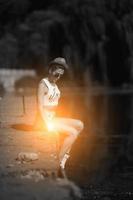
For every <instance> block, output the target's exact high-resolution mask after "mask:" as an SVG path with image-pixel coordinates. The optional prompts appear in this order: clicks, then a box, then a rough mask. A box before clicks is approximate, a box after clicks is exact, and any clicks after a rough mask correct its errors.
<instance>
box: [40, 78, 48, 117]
mask: <svg viewBox="0 0 133 200" xmlns="http://www.w3.org/2000/svg"><path fill="white" fill-rule="evenodd" d="M47 93H48V87H47V86H46V84H45V83H44V82H43V81H40V83H39V87H38V106H39V110H40V113H41V116H42V118H43V120H45V115H44V105H43V104H44V102H43V101H44V96H45V95H47Z"/></svg>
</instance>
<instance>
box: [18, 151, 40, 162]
mask: <svg viewBox="0 0 133 200" xmlns="http://www.w3.org/2000/svg"><path fill="white" fill-rule="evenodd" d="M38 158H39V157H38V154H37V153H31V152H20V153H19V154H18V156H17V158H16V160H17V161H21V162H30V161H34V160H38Z"/></svg>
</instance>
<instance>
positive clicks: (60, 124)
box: [55, 118, 83, 161]
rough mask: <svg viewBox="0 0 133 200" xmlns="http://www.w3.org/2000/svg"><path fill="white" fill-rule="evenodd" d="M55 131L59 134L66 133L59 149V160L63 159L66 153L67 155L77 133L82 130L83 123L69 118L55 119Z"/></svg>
mask: <svg viewBox="0 0 133 200" xmlns="http://www.w3.org/2000/svg"><path fill="white" fill-rule="evenodd" d="M55 124H56V130H57V131H59V132H65V133H67V135H68V136H67V137H66V138H65V140H64V143H63V145H62V147H61V150H60V154H59V159H60V161H61V160H62V159H63V157H64V155H65V154H66V153H69V152H70V150H71V148H72V145H73V143H74V142H75V140H76V138H77V137H78V135H79V133H80V132H81V131H82V130H83V122H81V121H80V120H76V119H71V118H56V119H55Z"/></svg>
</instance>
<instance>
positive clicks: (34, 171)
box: [0, 94, 81, 200]
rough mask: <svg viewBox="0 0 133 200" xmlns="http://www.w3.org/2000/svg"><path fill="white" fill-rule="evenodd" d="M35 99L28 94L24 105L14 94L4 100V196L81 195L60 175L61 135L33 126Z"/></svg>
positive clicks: (0, 117) (0, 147)
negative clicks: (59, 152) (59, 150)
mask: <svg viewBox="0 0 133 200" xmlns="http://www.w3.org/2000/svg"><path fill="white" fill-rule="evenodd" d="M31 102H32V103H31ZM35 103H36V102H35V99H32V101H31V98H30V97H27V99H26V104H25V108H24V107H23V101H22V97H21V96H14V95H13V94H6V95H5V96H4V97H3V98H2V99H1V100H0V122H1V124H0V125H1V128H0V152H1V153H0V163H1V164H0V200H8V199H10V198H12V199H13V200H15V199H16V200H19V199H25V200H29V199H30V200H31V199H34V200H35V199H36V200H41V199H46V200H47V199H75V197H76V198H79V197H80V195H81V194H80V190H79V188H78V187H77V186H75V184H74V183H72V182H71V181H69V180H68V179H66V178H63V177H62V178H59V176H58V165H59V162H58V135H57V134H54V133H53V134H51V133H49V132H47V131H42V130H41V131H39V130H33V129H32V126H31V125H32V123H33V121H34V118H35V106H36V105H35ZM24 109H25V110H26V112H25V110H24ZM25 154H27V155H31V159H26V157H25V156H24V155H25ZM34 155H36V156H37V157H36V158H35V157H34Z"/></svg>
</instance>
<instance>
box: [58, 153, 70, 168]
mask: <svg viewBox="0 0 133 200" xmlns="http://www.w3.org/2000/svg"><path fill="white" fill-rule="evenodd" d="M69 157H70V155H69V154H68V153H66V154H65V155H64V157H63V158H62V160H61V162H60V167H61V169H65V164H66V161H67V160H68V158H69Z"/></svg>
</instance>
